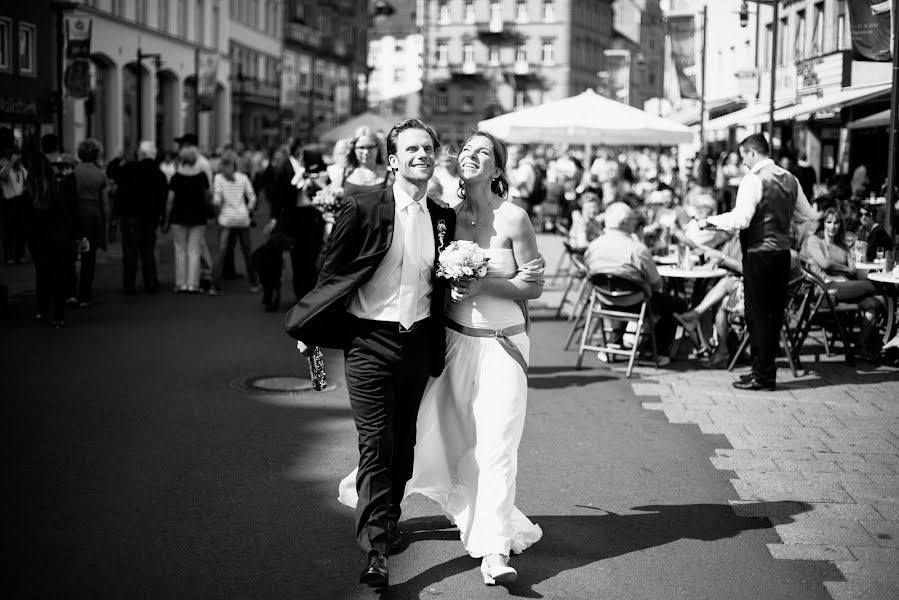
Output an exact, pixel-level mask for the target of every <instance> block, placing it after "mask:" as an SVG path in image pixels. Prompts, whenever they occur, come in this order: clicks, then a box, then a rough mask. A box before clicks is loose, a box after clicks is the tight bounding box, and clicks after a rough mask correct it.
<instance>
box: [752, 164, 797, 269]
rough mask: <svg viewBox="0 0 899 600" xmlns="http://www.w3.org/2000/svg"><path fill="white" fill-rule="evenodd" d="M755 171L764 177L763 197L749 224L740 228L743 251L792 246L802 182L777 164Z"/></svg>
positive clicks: (761, 177)
mask: <svg viewBox="0 0 899 600" xmlns="http://www.w3.org/2000/svg"><path fill="white" fill-rule="evenodd" d="M756 175H757V176H758V178H759V179H761V180H762V199H761V201H760V202H759V204H758V206H757V207H756V209H755V214H754V215H752V220H751V221H750V222H749V227H747V228H746V229H744V230H743V231H741V232H740V245H741V246H742V248H743V253H744V254H745V253H747V252H772V251H776V250H789V249H790V223H791V222H792V220H793V208H794V207H795V206H796V197H797V195H798V190H799V182H798V181H797V180H796V178H795V177H794V176H793V175H792V174H791V173H790V172H789V171H787V170H785V169H782V168H780V167H778V166H777V165H775V164H770V165H766V166H764V167H762V168H761V169H760V170H759V171H757V172H756Z"/></svg>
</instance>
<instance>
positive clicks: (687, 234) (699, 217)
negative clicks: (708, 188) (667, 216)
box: [672, 194, 730, 250]
mask: <svg viewBox="0 0 899 600" xmlns="http://www.w3.org/2000/svg"><path fill="white" fill-rule="evenodd" d="M717 206H718V203H717V201H716V200H715V198H713V197H712V196H711V194H696V195H694V196H692V197H691V198H690V200H689V202H688V204H687V206H686V212H687V214H688V215H689V216H690V219H689V220H688V221H687V222H686V223H682V222H681V221H680V220H678V221H677V226H676V227H675V229H674V231H672V235H673V237H674V238H675V239H676V240H677V241H678V242H680V243H682V244H685V245H687V246H689V247H690V248H692V249H694V250H699V249H701V247H702V246H705V247H708V248H720V247H721V245H722V244H724V243H725V242H726V241H727V240H728V239H729V238H730V235H729V234H727V233H726V232H723V231H718V230H715V229H704V228H703V227H701V226H700V223H704V222H705V220H706V219H707V218H708V217H710V216H711V215H713V214H715V209H716V207H717Z"/></svg>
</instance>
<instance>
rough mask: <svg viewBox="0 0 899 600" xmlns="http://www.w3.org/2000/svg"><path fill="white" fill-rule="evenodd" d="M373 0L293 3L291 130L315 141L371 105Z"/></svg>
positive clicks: (288, 71) (287, 83)
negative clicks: (369, 45)
mask: <svg viewBox="0 0 899 600" xmlns="http://www.w3.org/2000/svg"><path fill="white" fill-rule="evenodd" d="M369 22H370V13H369V10H368V0H288V3H287V16H286V20H285V27H284V53H283V62H282V76H281V103H282V107H283V115H282V117H283V118H282V125H283V128H284V130H285V131H289V132H291V133H292V134H294V135H298V136H300V137H302V138H303V139H304V140H305V141H315V140H316V139H317V136H318V135H319V134H320V133H322V132H323V131H325V130H327V129H329V128H330V127H333V126H334V125H336V124H337V123H339V122H341V121H343V120H345V119H346V118H347V117H349V116H351V115H353V114H357V113H360V112H363V111H364V110H365V109H366V108H367V105H368V99H367V94H368V60H367V59H368V27H369Z"/></svg>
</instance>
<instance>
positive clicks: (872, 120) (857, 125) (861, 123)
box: [849, 108, 890, 129]
mask: <svg viewBox="0 0 899 600" xmlns="http://www.w3.org/2000/svg"><path fill="white" fill-rule="evenodd" d="M889 124H890V109H889V108H888V109H886V110H882V111H880V112H879V113H874V114H873V115H869V116H867V117H864V118H862V119H857V120H855V121H853V122H851V123H849V129H865V128H867V127H887V126H888V125H889Z"/></svg>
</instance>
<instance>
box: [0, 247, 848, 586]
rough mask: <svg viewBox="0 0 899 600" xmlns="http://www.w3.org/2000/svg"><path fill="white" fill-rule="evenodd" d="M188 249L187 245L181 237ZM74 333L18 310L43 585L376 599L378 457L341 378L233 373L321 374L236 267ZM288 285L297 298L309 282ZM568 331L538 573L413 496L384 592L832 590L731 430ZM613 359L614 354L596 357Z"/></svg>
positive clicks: (544, 435)
mask: <svg viewBox="0 0 899 600" xmlns="http://www.w3.org/2000/svg"><path fill="white" fill-rule="evenodd" d="M165 251H166V252H168V251H169V248H168V247H166V248H165ZM117 276H118V270H117V267H116V266H114V265H108V266H104V267H103V268H102V269H101V274H100V278H99V281H98V285H97V288H98V290H100V291H99V292H98V295H97V303H96V304H95V305H94V306H93V307H91V308H90V309H87V310H83V311H76V312H74V313H73V314H72V315H71V316H69V317H68V318H67V323H68V326H67V328H66V329H64V330H61V331H56V330H53V329H50V328H49V327H47V326H41V325H38V324H35V323H32V322H31V321H30V320H29V315H30V311H31V306H30V305H29V304H28V302H27V300H28V299H27V298H24V299H23V298H17V299H14V300H13V303H12V306H11V314H10V317H9V318H8V319H7V320H6V321H5V322H0V339H2V344H0V365H2V367H0V370H2V375H3V377H2V380H3V383H2V388H0V389H2V391H3V393H2V397H3V406H4V408H5V422H6V435H5V438H6V443H7V452H6V456H7V458H8V471H7V477H8V485H7V486H6V489H7V490H8V497H7V499H8V502H7V506H8V508H7V510H6V511H5V512H4V515H5V517H6V518H5V520H6V523H5V525H6V527H5V529H6V531H7V532H8V536H7V540H8V542H9V544H10V548H11V549H12V552H11V558H10V559H8V560H7V561H6V568H7V577H6V583H7V585H6V586H5V587H6V588H7V589H8V590H17V591H18V593H17V597H22V598H66V599H72V598H127V599H131V598H153V599H160V598H191V599H194V598H248V599H256V598H273V599H274V598H291V599H304V598H376V597H377V594H376V593H375V592H373V591H370V590H367V589H363V588H361V587H360V586H358V584H357V583H356V578H357V576H358V572H359V570H360V569H361V567H362V562H361V561H362V556H361V553H360V552H359V551H358V550H357V548H356V546H355V543H354V541H353V526H352V513H351V511H349V509H346V508H344V507H342V506H341V505H339V504H338V503H337V501H336V489H337V482H338V481H339V480H340V479H341V478H342V477H343V476H344V475H345V474H346V473H348V472H349V471H350V470H351V469H352V468H353V466H354V463H355V461H356V458H357V454H356V450H355V440H354V429H353V425H352V421H351V415H350V411H349V408H348V404H347V401H346V396H345V391H344V389H343V387H342V386H341V385H340V381H339V380H340V379H341V378H342V373H341V367H340V358H339V356H335V355H333V354H329V355H328V356H327V360H328V369H329V373H330V376H331V378H332V380H334V381H335V383H337V385H338V388H337V389H336V390H333V391H330V392H325V393H320V394H316V393H306V394H300V395H294V396H289V395H261V394H250V393H247V392H244V391H240V390H239V389H237V387H236V386H234V385H232V384H233V382H234V381H235V380H238V379H240V378H243V377H248V376H258V375H266V374H283V375H292V374H293V375H297V374H299V375H305V374H306V368H305V365H304V364H303V362H302V361H301V360H299V358H298V356H297V355H296V353H295V351H294V350H293V347H292V344H291V342H290V340H289V339H288V338H287V337H286V336H285V335H284V333H283V329H282V326H281V315H279V314H265V313H263V312H262V307H261V305H260V304H258V302H259V297H258V296H253V295H250V294H248V293H247V292H246V291H244V290H243V289H242V288H244V287H245V283H244V282H231V283H230V284H228V285H227V286H226V294H225V295H224V296H221V297H217V298H210V297H185V296H175V295H173V294H171V293H168V292H164V293H161V294H159V295H157V296H135V297H123V296H120V295H118V294H117V293H115V292H112V291H110V290H114V289H116V287H117V286H116V285H115V280H116V277H117ZM288 296H289V294H288ZM565 330H566V326H565V324H564V323H561V322H556V321H551V320H538V321H537V322H535V325H534V329H533V338H534V340H535V341H534V343H533V345H532V352H533V353H534V355H533V360H532V364H533V365H534V366H533V367H532V369H531V371H530V387H531V389H530V398H529V406H528V421H527V425H526V429H525V433H524V439H523V442H522V445H521V450H520V461H519V463H520V475H519V480H518V492H517V499H518V500H517V504H518V506H519V507H520V508H522V510H523V511H524V512H525V513H526V514H528V515H529V516H530V517H531V518H532V520H534V521H535V522H537V523H539V524H540V525H541V526H542V528H543V530H544V538H543V539H542V540H541V541H540V542H539V543H538V544H536V545H535V546H533V547H532V548H531V549H529V550H527V551H526V552H525V553H524V554H522V555H521V556H518V557H513V559H512V565H513V566H515V567H516V568H517V569H518V570H519V579H518V582H517V583H515V584H514V585H512V586H510V587H509V588H504V587H498V588H486V587H485V586H484V585H483V583H482V582H481V579H480V573H479V571H478V567H479V561H477V560H475V559H472V558H470V557H468V556H467V555H465V553H464V552H463V550H462V547H461V544H460V543H459V541H458V532H457V531H456V530H455V529H453V528H451V527H450V525H449V523H448V522H447V521H446V520H445V518H443V517H442V516H439V510H438V509H437V507H436V505H434V504H432V503H430V502H429V501H426V500H423V499H413V500H412V501H410V502H409V504H408V506H407V507H406V510H405V513H404V522H403V523H402V524H401V526H402V527H403V528H404V529H405V530H406V531H407V532H408V534H409V535H410V538H411V540H412V544H411V546H410V548H409V549H408V550H406V552H404V553H403V554H401V555H399V556H396V557H393V558H391V561H390V567H391V582H392V586H391V588H390V589H389V591H388V592H387V593H385V594H383V597H386V598H437V597H440V598H446V599H456V598H504V597H510V596H511V597H523V598H541V597H543V598H552V599H557V600H569V599H570V600H579V599H584V600H592V599H599V598H610V599H628V600H630V599H644V598H645V599H679V598H683V599H689V600H696V599H716V600H717V599H726V600H738V599H744V598H745V599H755V598H759V599H766V600H773V599H779V598H783V599H790V600H797V599H812V598H827V597H828V596H827V594H826V592H825V590H824V588H823V585H822V582H823V581H825V580H839V579H840V576H839V574H838V573H837V571H836V570H835V569H834V567H833V566H832V565H831V564H830V563H826V562H801V561H775V560H774V559H773V558H771V556H770V555H769V553H768V550H767V548H766V546H765V544H766V543H768V542H775V541H778V538H777V536H776V534H775V532H774V530H773V529H772V528H771V524H770V522H769V521H768V520H767V519H751V518H739V517H736V516H735V515H734V513H733V512H732V511H731V509H730V508H729V506H728V500H735V499H737V496H736V494H735V492H734V491H733V489H732V488H731V487H730V484H729V483H728V481H727V474H726V473H722V472H720V471H716V470H715V469H714V468H713V467H712V465H711V463H710V462H709V458H708V457H709V456H710V455H713V454H714V448H715V447H722V444H721V441H720V440H716V439H715V438H714V437H711V436H703V435H701V434H700V433H699V430H698V429H697V428H696V427H695V426H687V425H672V424H669V423H667V422H666V420H665V418H664V415H662V414H661V413H660V412H658V411H647V410H644V409H643V408H642V407H641V405H640V403H641V402H642V401H644V400H646V398H640V399H638V398H636V397H635V396H634V395H633V393H632V391H631V388H630V385H629V383H627V382H626V381H625V380H623V379H621V376H620V375H618V374H615V373H611V372H609V371H608V370H607V369H604V368H601V367H596V368H595V369H590V370H584V371H574V370H572V369H571V365H573V363H574V357H573V355H572V354H565V353H562V352H560V351H559V348H560V347H561V346H562V342H563V340H564V334H565V333H566V331H565ZM588 364H589V365H596V364H597V363H596V361H589V362H588Z"/></svg>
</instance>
